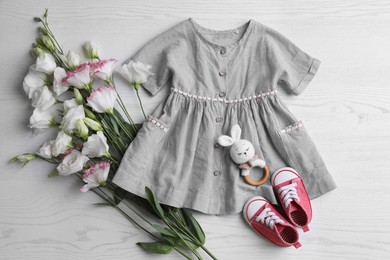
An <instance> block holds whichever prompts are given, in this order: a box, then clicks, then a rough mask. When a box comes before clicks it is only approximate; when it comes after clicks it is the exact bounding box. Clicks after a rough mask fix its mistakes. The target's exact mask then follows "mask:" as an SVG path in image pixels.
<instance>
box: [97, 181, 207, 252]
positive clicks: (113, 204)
mask: <svg viewBox="0 0 390 260" xmlns="http://www.w3.org/2000/svg"><path fill="white" fill-rule="evenodd" d="M97 189H99V191H100V192H102V193H103V194H104V195H105V196H106V197H107V198H109V196H108V195H107V193H105V192H104V191H103V190H102V189H101V188H100V187H98V188H97ZM95 193H96V192H95ZM98 195H100V194H98ZM113 195H114V196H116V197H117V198H118V196H117V195H115V194H114V193H113ZM101 197H102V196H101ZM106 201H108V203H110V204H111V205H112V206H114V207H115V208H116V209H117V210H119V211H120V212H121V213H122V214H123V215H124V216H126V217H127V218H128V219H129V220H130V221H131V222H133V223H134V224H135V225H137V226H138V227H140V228H141V229H142V230H144V231H145V232H147V233H148V234H149V235H151V236H153V237H154V238H156V239H157V240H160V238H159V237H157V236H156V235H154V234H152V233H151V232H149V231H148V230H146V229H145V228H144V227H142V226H141V225H140V224H138V223H137V222H136V221H135V220H134V219H133V218H131V217H130V216H129V215H128V214H127V213H126V212H124V211H123V210H122V209H121V208H119V207H118V206H117V205H116V204H115V203H113V202H111V200H109V199H106ZM124 204H125V205H126V206H127V207H128V208H129V209H130V210H132V211H133V212H134V213H136V214H137V215H138V216H139V217H141V219H143V220H144V221H146V222H147V223H148V224H149V225H151V226H152V223H151V222H149V221H148V220H147V219H145V218H144V217H143V216H141V215H140V214H139V213H138V212H136V211H135V210H134V209H133V208H132V207H130V206H129V205H127V204H126V203H124ZM173 249H175V250H176V251H177V252H178V253H179V254H181V255H182V256H184V257H186V258H187V259H191V258H190V257H189V256H187V255H186V254H185V253H183V252H182V251H181V250H180V249H178V248H177V247H176V246H173ZM190 249H191V248H190ZM191 251H192V250H191ZM198 259H199V258H198ZM200 259H201V258H200Z"/></svg>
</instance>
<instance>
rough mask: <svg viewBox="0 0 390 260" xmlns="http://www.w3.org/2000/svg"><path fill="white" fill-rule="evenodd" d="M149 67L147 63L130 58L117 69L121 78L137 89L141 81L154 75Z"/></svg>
mask: <svg viewBox="0 0 390 260" xmlns="http://www.w3.org/2000/svg"><path fill="white" fill-rule="evenodd" d="M150 68H151V66H150V65H148V64H144V63H142V62H139V61H137V62H134V61H133V60H130V62H129V63H127V64H124V65H122V67H121V68H119V69H118V70H117V71H118V72H119V74H120V75H122V77H123V78H125V79H126V80H127V81H128V82H130V84H131V85H133V87H134V88H135V89H136V90H138V88H139V85H140V84H141V83H144V82H146V80H147V79H148V77H149V76H150V75H154V74H153V73H151V72H150V71H149V70H150Z"/></svg>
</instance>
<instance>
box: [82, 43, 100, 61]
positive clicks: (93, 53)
mask: <svg viewBox="0 0 390 260" xmlns="http://www.w3.org/2000/svg"><path fill="white" fill-rule="evenodd" d="M83 50H84V53H85V55H86V56H87V57H88V58H90V59H91V60H94V59H99V46H98V45H97V44H95V43H94V42H92V41H88V42H86V43H84V44H83Z"/></svg>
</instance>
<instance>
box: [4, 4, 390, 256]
mask: <svg viewBox="0 0 390 260" xmlns="http://www.w3.org/2000/svg"><path fill="white" fill-rule="evenodd" d="M45 8H49V13H50V14H49V19H50V24H51V26H52V29H53V30H54V32H55V34H56V35H57V38H58V39H59V40H60V42H61V43H62V44H63V47H64V48H65V49H67V50H69V49H72V50H77V51H81V47H80V46H81V44H82V43H83V42H85V41H87V40H94V41H96V42H98V43H99V44H100V45H101V47H102V49H103V53H102V57H104V58H110V57H113V58H116V59H118V60H120V62H123V61H125V60H126V59H127V58H129V57H130V56H131V55H132V54H133V53H134V52H135V51H136V50H137V49H138V48H140V47H141V46H142V45H143V44H145V43H146V42H147V41H149V40H150V39H151V38H153V37H154V36H156V35H157V34H159V33H161V32H162V31H163V30H165V29H168V28H169V27H171V26H173V25H175V24H176V23H178V22H180V21H182V20H184V19H187V18H189V17H192V18H193V19H195V20H196V21H197V22H198V23H199V24H201V25H203V26H204V27H208V28H211V29H230V28H234V27H237V26H239V25H241V24H243V23H245V22H246V21H247V20H248V19H254V20H257V21H259V22H261V23H264V24H266V25H268V26H270V27H272V28H274V29H276V30H278V31H280V32H281V33H282V34H284V35H285V36H286V37H288V38H289V39H291V40H292V41H293V42H294V43H296V44H297V45H298V46H299V47H301V48H302V49H303V50H305V51H307V52H308V53H310V54H311V55H312V56H314V57H316V58H318V59H319V60H320V61H321V62H322V63H321V66H320V69H319V71H318V72H317V75H316V76H315V78H314V79H313V81H312V82H311V83H310V85H309V87H308V88H307V89H306V90H305V92H304V93H303V94H302V95H300V96H291V95H288V94H287V93H286V92H283V90H282V89H281V90H280V91H281V92H282V93H281V95H282V98H283V99H284V100H285V102H286V104H287V105H288V106H289V108H290V109H291V110H292V111H293V113H294V114H295V115H296V117H297V118H299V119H301V120H302V121H303V122H304V123H305V126H306V128H307V129H308V132H309V134H310V135H311V137H312V139H313V140H314V142H315V143H316V145H317V147H318V150H319V151H320V153H321V154H322V156H323V159H324V161H325V162H326V164H327V166H328V168H329V171H330V172H331V174H332V175H333V177H334V179H335V181H336V183H337V185H338V188H337V189H336V190H334V191H332V192H331V193H329V194H326V195H324V196H322V197H320V198H318V199H315V200H313V201H312V204H313V221H312V223H311V225H310V228H311V230H310V232H308V233H302V232H301V233H300V234H301V242H302V245H303V246H302V247H301V248H300V249H298V250H296V249H294V248H279V247H276V246H274V245H272V244H270V243H268V242H266V241H265V240H264V239H263V238H261V237H260V236H258V235H256V233H255V232H253V231H252V230H250V229H249V228H248V226H247V225H246V223H245V222H244V220H243V218H242V217H241V215H231V216H226V217H218V216H208V215H202V214H196V217H197V218H198V220H199V221H200V223H201V225H202V227H203V228H204V230H205V232H206V235H207V241H206V245H207V247H208V248H209V249H210V250H211V251H212V252H213V253H215V255H216V256H218V257H219V259H284V260H285V259H299V260H304V259H307V260H313V259H324V260H325V259H326V260H328V259H353V260H358V259H389V255H390V222H389V221H388V219H389V215H390V206H389V205H390V203H389V199H390V192H389V185H390V171H389V168H388V167H389V166H390V148H389V147H390V114H389V111H390V86H389V85H390V84H389V82H390V2H389V1H384V0H382V1H380V0H376V1H340V0H330V1H321V2H320V1H304V0H302V1H281V0H279V1H275V0H272V1H271V0H267V1H257V0H244V1H237V0H236V1H233V0H224V1H221V0H218V1H206V0H198V1H174V0H153V1H125V0H121V1H102V0H87V1H76V0H72V1H58V0H55V1H53V0H51V1H49V0H45V1H32V0H29V1H27V0H25V1H15V0H0V34H1V38H0V55H1V56H0V84H1V87H0V122H1V127H0V142H1V143H0V164H1V167H0V182H1V186H0V259H6V260H8V259H18V260H24V259H72V260H73V259H94V260H98V259H180V256H179V255H178V254H175V253H173V254H171V255H166V256H156V255H151V254H148V253H145V252H143V251H142V250H141V249H140V248H139V247H137V246H136V245H135V243H136V242H138V241H150V238H149V237H148V236H146V235H145V234H144V233H142V232H141V231H139V230H138V229H136V228H135V227H134V226H133V225H132V224H130V223H129V222H128V221H127V220H126V219H124V218H123V217H122V215H120V214H119V213H117V212H116V211H115V210H113V209H111V208H96V207H94V206H92V203H95V202H99V201H100V200H99V198H98V197H97V196H96V195H95V194H93V193H86V194H82V193H80V192H79V187H80V185H81V183H80V182H79V181H78V180H77V179H76V178H73V177H67V178H65V177H58V178H48V177H47V174H48V173H49V172H50V171H51V170H52V169H53V167H54V166H53V165H50V164H48V163H45V162H42V161H34V162H32V163H31V164H29V165H28V166H26V167H24V168H22V167H21V166H20V165H10V164H8V163H7V161H8V160H9V159H10V158H11V157H13V156H15V155H17V154H21V153H24V152H34V151H35V150H36V149H38V148H39V146H40V145H41V144H42V143H43V141H45V140H46V139H47V138H48V136H50V135H53V134H55V133H54V132H50V131H49V132H48V133H45V134H42V135H33V134H32V133H31V131H30V129H29V128H28V127H27V124H28V119H29V117H30V115H31V113H32V107H31V106H30V102H29V100H28V99H27V98H26V97H25V95H24V93H23V90H22V80H23V77H24V75H25V74H26V73H27V70H28V67H29V65H30V64H31V63H32V60H31V58H30V57H29V53H28V52H29V49H30V46H31V43H32V42H33V41H34V40H35V37H37V33H36V29H35V28H36V24H35V23H34V22H33V20H32V18H33V17H34V16H37V15H38V16H39V15H41V14H43V12H44V9H45ZM119 91H120V93H121V96H122V97H123V99H124V100H125V103H126V106H127V108H128V110H129V112H130V114H131V115H132V116H133V117H134V119H135V121H137V122H141V121H142V114H141V112H140V110H139V107H138V104H137V101H136V98H135V93H134V91H133V90H132V89H130V88H129V87H127V86H126V84H124V82H119ZM167 93H168V89H167V90H165V91H162V92H160V93H159V94H158V95H157V96H155V97H153V98H152V97H150V96H149V95H148V93H147V92H146V91H145V90H144V89H141V95H142V99H143V100H144V104H146V112H151V111H153V109H154V108H155V107H156V106H157V104H158V103H159V102H160V101H161V100H162V98H164V96H165V95H167ZM203 255H204V254H203ZM204 256H205V258H206V255H204Z"/></svg>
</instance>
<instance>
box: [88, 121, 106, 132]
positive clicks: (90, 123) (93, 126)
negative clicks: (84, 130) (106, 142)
mask: <svg viewBox="0 0 390 260" xmlns="http://www.w3.org/2000/svg"><path fill="white" fill-rule="evenodd" d="M84 123H85V124H86V125H87V126H88V127H89V128H91V129H92V130H93V131H96V132H97V131H103V126H102V125H101V124H100V123H99V122H97V121H95V120H92V119H90V118H88V117H86V118H84Z"/></svg>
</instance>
